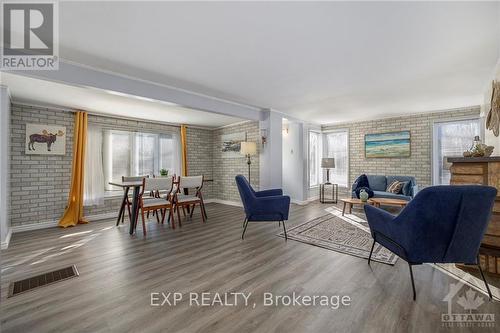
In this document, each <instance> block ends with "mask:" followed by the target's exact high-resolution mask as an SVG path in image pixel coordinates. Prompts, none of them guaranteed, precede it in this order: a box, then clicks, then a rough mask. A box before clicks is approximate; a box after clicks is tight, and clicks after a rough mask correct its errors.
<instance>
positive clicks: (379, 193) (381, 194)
mask: <svg viewBox="0 0 500 333" xmlns="http://www.w3.org/2000/svg"><path fill="white" fill-rule="evenodd" d="M373 197H374V198H387V199H401V200H406V201H410V200H411V197H410V196H406V195H403V194H394V193H389V192H385V191H373Z"/></svg>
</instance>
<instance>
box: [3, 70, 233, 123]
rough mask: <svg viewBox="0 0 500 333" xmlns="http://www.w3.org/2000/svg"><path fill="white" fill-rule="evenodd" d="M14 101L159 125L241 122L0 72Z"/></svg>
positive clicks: (112, 93)
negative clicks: (149, 121) (133, 119)
mask: <svg viewBox="0 0 500 333" xmlns="http://www.w3.org/2000/svg"><path fill="white" fill-rule="evenodd" d="M0 84H3V85H6V86H8V87H9V89H10V93H11V95H12V98H13V100H14V101H17V102H25V103H34V104H40V105H48V106H59V107H65V108H72V109H82V110H85V111H90V112H95V113H99V114H104V115H112V116H119V117H126V118H137V119H147V120H153V121H160V122H168V123H177V124H190V125H196V126H204V127H219V126H225V125H229V124H233V123H236V122H241V121H242V119H240V118H234V117H228V116H224V115H219V114H215V113H210V112H205V111H199V110H193V109H188V108H184V107H181V106H179V105H175V104H167V103H163V102H158V101H153V100H147V99H144V98H138V97H135V96H127V95H123V94H117V93H116V92H109V91H104V90H100V89H90V88H83V87H74V86H69V85H65V84H60V83H55V82H50V81H44V80H38V79H33V78H30V77H26V76H20V75H15V74H9V73H0Z"/></svg>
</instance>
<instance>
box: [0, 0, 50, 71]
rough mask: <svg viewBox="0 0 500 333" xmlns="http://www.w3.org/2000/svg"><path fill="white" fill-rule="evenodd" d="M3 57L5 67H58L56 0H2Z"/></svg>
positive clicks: (46, 68) (23, 68)
mask: <svg viewBox="0 0 500 333" xmlns="http://www.w3.org/2000/svg"><path fill="white" fill-rule="evenodd" d="M1 8H2V12H1V17H2V25H3V26H2V28H3V33H2V54H1V56H2V59H1V63H0V65H1V66H0V67H1V68H2V69H7V70H56V69H58V68H59V63H58V60H59V43H58V39H59V33H58V31H59V27H58V4H57V2H47V1H43V2H29V3H28V2H3V3H2V7H1Z"/></svg>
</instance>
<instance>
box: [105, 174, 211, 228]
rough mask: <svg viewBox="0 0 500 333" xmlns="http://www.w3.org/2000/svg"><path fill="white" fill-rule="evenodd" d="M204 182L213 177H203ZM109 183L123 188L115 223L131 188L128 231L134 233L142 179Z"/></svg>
mask: <svg viewBox="0 0 500 333" xmlns="http://www.w3.org/2000/svg"><path fill="white" fill-rule="evenodd" d="M203 182H204V183H208V182H213V179H204V180H203ZM108 184H109V185H113V186H118V187H121V188H122V189H123V200H122V204H121V206H120V212H119V213H118V219H117V221H116V225H117V226H118V225H120V219H121V216H122V214H125V202H126V199H127V197H128V193H129V192H130V188H133V189H134V191H133V195H132V216H131V217H130V230H129V233H130V234H131V235H133V234H134V231H135V228H136V227H137V217H138V216H139V195H140V193H141V186H142V184H143V183H142V180H138V181H131V182H123V181H116V182H109V183H108ZM178 184H179V181H178V180H176V181H174V185H178ZM184 194H188V189H184Z"/></svg>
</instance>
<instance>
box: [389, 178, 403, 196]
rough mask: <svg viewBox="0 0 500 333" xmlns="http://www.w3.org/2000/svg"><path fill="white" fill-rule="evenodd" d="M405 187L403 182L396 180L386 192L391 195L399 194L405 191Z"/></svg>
mask: <svg viewBox="0 0 500 333" xmlns="http://www.w3.org/2000/svg"><path fill="white" fill-rule="evenodd" d="M403 185H404V183H403V182H400V181H397V180H395V181H393V182H392V183H390V184H389V185H388V186H387V189H386V190H385V191H386V192H389V193H394V194H399V193H401V190H402V189H403Z"/></svg>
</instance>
